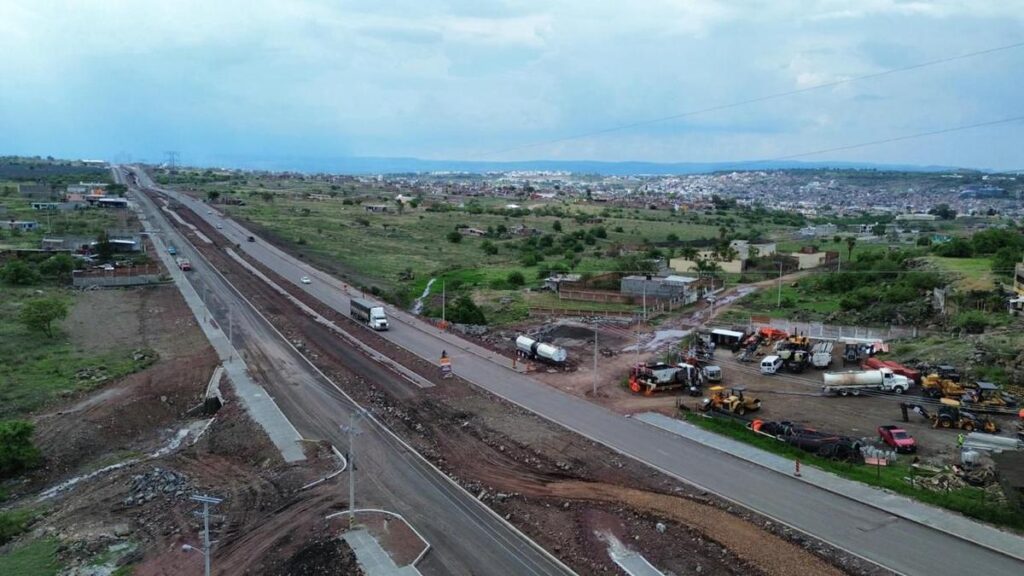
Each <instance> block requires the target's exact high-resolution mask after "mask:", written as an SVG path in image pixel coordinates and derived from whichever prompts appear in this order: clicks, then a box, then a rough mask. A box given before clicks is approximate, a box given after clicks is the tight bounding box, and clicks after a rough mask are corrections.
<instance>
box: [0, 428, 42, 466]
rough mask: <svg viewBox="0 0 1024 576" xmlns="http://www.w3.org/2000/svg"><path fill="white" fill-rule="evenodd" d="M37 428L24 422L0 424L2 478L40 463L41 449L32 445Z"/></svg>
mask: <svg viewBox="0 0 1024 576" xmlns="http://www.w3.org/2000/svg"><path fill="white" fill-rule="evenodd" d="M34 431H35V426H33V425H32V423H31V422H26V421H23V420H6V421H2V422H0V478H5V477H8V476H12V475H14V474H17V473H18V472H21V471H22V470H27V469H29V468H31V467H33V466H35V465H36V464H38V463H39V449H38V448H36V447H35V445H34V444H32V432H34Z"/></svg>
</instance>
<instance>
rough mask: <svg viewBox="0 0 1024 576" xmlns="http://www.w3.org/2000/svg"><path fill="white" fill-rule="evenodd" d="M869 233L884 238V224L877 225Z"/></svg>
mask: <svg viewBox="0 0 1024 576" xmlns="http://www.w3.org/2000/svg"><path fill="white" fill-rule="evenodd" d="M871 233H872V234H874V235H875V236H879V237H881V236H885V224H882V223H878V224H875V225H874V226H872V227H871Z"/></svg>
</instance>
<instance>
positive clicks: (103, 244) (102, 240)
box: [96, 232, 114, 260]
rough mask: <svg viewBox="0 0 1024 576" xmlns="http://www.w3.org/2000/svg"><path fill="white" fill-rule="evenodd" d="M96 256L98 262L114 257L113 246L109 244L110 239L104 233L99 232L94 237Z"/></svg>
mask: <svg viewBox="0 0 1024 576" xmlns="http://www.w3.org/2000/svg"><path fill="white" fill-rule="evenodd" d="M96 255H97V256H99V258H100V260H110V259H111V258H112V257H113V256H114V245H113V244H111V243H110V237H109V236H107V233H106V232H100V233H99V235H97V236H96Z"/></svg>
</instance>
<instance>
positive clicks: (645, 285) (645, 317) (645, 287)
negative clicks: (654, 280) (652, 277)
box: [644, 281, 647, 322]
mask: <svg viewBox="0 0 1024 576" xmlns="http://www.w3.org/2000/svg"><path fill="white" fill-rule="evenodd" d="M644 322H647V282H646V281H644Z"/></svg>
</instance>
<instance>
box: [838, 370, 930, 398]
mask: <svg viewBox="0 0 1024 576" xmlns="http://www.w3.org/2000/svg"><path fill="white" fill-rule="evenodd" d="M822 376H823V377H824V380H825V385H824V386H822V387H821V390H822V392H824V393H825V394H838V395H840V396H847V395H851V394H852V395H853V396H858V395H859V394H860V393H861V391H864V390H882V391H884V392H895V393H897V394H903V393H904V392H906V391H907V390H909V389H910V385H911V384H913V382H912V381H911V380H910V379H909V378H907V377H906V376H901V375H899V374H894V373H893V371H892V370H890V369H888V368H882V369H880V370H863V371H854V372H825V373H824V374H823V375H822Z"/></svg>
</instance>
